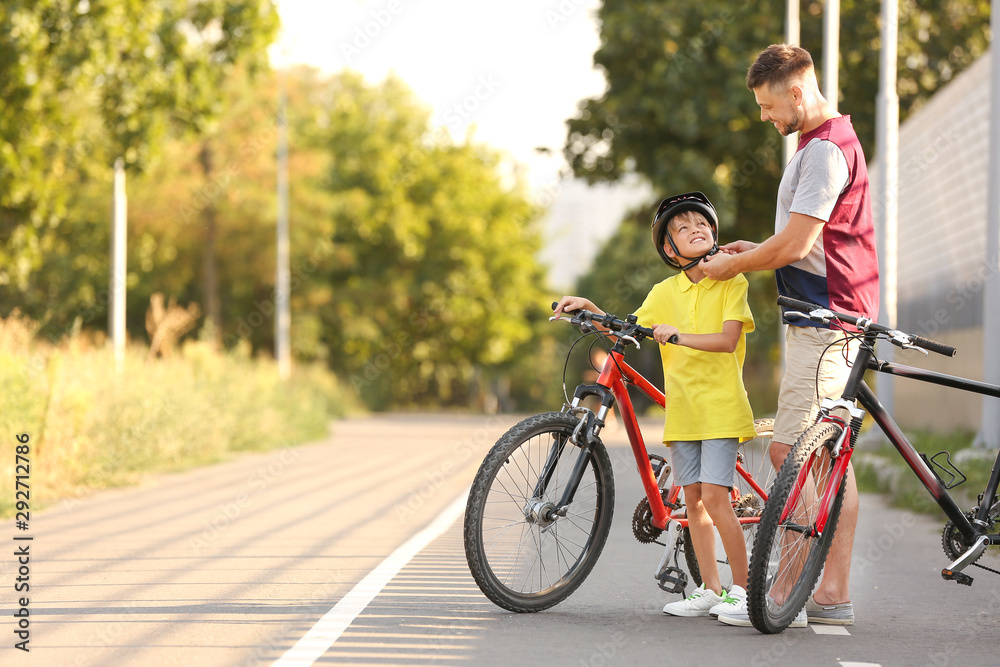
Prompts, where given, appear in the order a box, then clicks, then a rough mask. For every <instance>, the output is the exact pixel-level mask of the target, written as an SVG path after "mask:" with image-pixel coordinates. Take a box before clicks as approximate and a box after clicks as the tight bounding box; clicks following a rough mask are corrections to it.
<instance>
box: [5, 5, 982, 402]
mask: <svg viewBox="0 0 1000 667" xmlns="http://www.w3.org/2000/svg"><path fill="white" fill-rule="evenodd" d="M783 7H784V3H783V2H777V1H776V0H775V1H771V0H763V1H761V2H750V1H748V0H747V1H744V2H735V3H734V2H724V1H722V0H704V1H703V2H699V3H687V2H685V3H681V2H661V1H653V0H629V1H625V0H608V1H607V2H605V3H604V4H603V5H602V6H601V8H600V10H599V18H600V20H601V47H600V49H599V50H598V51H597V53H595V56H594V61H595V63H596V64H597V66H598V67H600V68H601V69H603V70H604V72H605V74H606V77H607V80H608V89H607V92H606V93H605V94H604V95H603V96H601V97H599V98H595V99H590V100H584V101H582V102H581V105H580V112H579V114H578V115H577V117H575V118H572V119H569V120H568V122H567V138H566V145H565V151H564V152H565V155H566V157H567V160H568V162H569V164H570V166H571V168H572V171H573V173H574V174H575V175H576V176H579V177H582V178H585V179H587V180H589V181H591V182H598V181H616V180H618V179H620V178H622V177H623V176H624V175H626V174H628V173H637V174H639V175H641V176H642V177H644V178H646V179H648V181H649V182H650V183H651V184H652V186H653V188H654V191H656V192H657V193H660V194H662V195H663V196H666V195H668V194H673V193H677V192H683V191H687V190H703V191H705V192H706V193H707V194H708V195H709V196H710V197H711V198H712V199H713V201H714V202H715V203H716V205H717V207H718V208H719V210H720V213H721V219H722V226H721V235H722V239H723V240H724V241H725V240H732V239H735V238H737V237H740V238H749V239H753V240H760V239H762V238H764V237H765V236H766V235H767V234H768V233H769V231H770V230H771V228H772V226H773V215H774V197H775V193H776V190H777V184H778V179H779V176H780V172H781V166H780V155H781V143H780V139H779V137H778V135H777V134H776V133H775V132H774V131H773V129H772V128H771V127H770V126H769V125H766V124H763V123H760V122H758V119H759V115H758V114H759V111H758V109H757V107H756V106H755V104H754V99H753V95H752V94H750V93H749V92H748V91H747V90H746V87H745V83H744V77H745V73H746V68H747V66H748V64H749V63H750V62H751V61H752V59H753V57H754V55H755V54H756V53H757V52H758V51H759V50H760V49H762V48H763V47H764V46H766V45H767V44H769V43H772V42H775V41H780V39H781V36H782V33H783V25H782V20H783V19H782V17H783ZM841 7H842V18H841V29H842V33H843V35H844V37H843V38H842V40H841V49H842V51H841V65H840V67H841V70H840V72H841V75H840V82H841V87H842V91H843V92H842V97H841V100H840V109H841V111H842V112H844V113H848V114H851V115H852V117H853V119H854V124H855V127H856V128H857V129H858V133H859V135H860V137H861V140H862V142H863V143H864V145H865V148H866V151H867V155H868V156H869V158H872V157H874V155H873V146H874V130H873V128H874V104H875V102H874V100H875V94H876V91H877V73H878V63H877V58H878V49H879V43H878V30H879V27H878V4H877V3H864V2H854V1H851V0H843V1H842V3H841ZM988 12H989V3H988V2H985V1H978V2H973V1H971V0H948V1H945V2H940V3H933V5H931V4H930V3H917V2H915V1H914V0H904V1H903V2H901V3H900V47H899V53H900V58H899V77H900V84H899V88H900V98H901V117H902V118H903V119H905V118H906V116H907V114H908V113H910V112H911V111H912V110H913V109H915V108H917V107H918V106H919V105H920V104H921V103H922V102H923V101H924V100H926V99H927V98H928V96H929V95H930V94H931V93H932V92H933V91H934V90H936V89H937V88H938V87H939V86H941V85H942V84H943V83H946V82H947V81H948V80H950V79H951V78H952V77H953V76H954V75H955V74H957V73H958V72H960V71H961V70H962V69H963V68H965V67H966V66H968V65H969V64H970V63H971V62H972V61H973V60H974V59H975V58H976V57H978V56H979V55H981V54H982V53H983V52H984V51H985V49H986V48H987V46H988V28H987V26H988ZM821 13H822V4H821V3H819V2H804V3H803V12H802V16H803V23H802V30H803V32H802V38H803V39H802V41H803V45H804V46H806V47H807V48H809V49H810V50H811V52H812V53H813V55H814V57H815V58H816V61H817V64H820V63H821V62H822V48H821V38H820V26H821ZM277 29H278V20H277V15H276V12H275V9H274V6H273V5H272V4H271V3H270V2H269V1H268V0H242V1H239V0H200V1H197V2H192V1H189V0H151V1H148V2H140V1H138V0H108V1H107V2H100V3H98V2H94V3H90V2H88V1H87V0H75V1H70V0H39V1H36V2H31V3H28V2H16V1H15V2H5V3H3V5H2V6H0V31H2V33H3V34H5V35H7V36H8V38H7V39H4V40H2V41H0V316H2V317H10V316H11V315H12V314H13V313H15V311H16V312H19V313H20V314H21V315H22V316H24V317H26V318H28V319H29V320H31V321H33V322H34V323H35V324H34V325H33V328H32V331H34V332H35V333H34V336H35V337H36V338H37V339H39V340H41V341H49V342H51V343H52V344H58V342H59V341H61V340H71V339H77V338H81V337H82V338H83V339H87V340H90V341H92V342H93V343H94V344H95V345H97V346H98V347H99V344H100V343H101V342H102V336H103V331H104V330H105V329H106V322H107V316H108V312H107V302H108V290H107V285H108V270H109V269H108V248H109V244H110V240H109V237H108V234H109V227H110V225H109V208H110V193H111V177H112V172H111V165H112V164H113V162H114V160H115V158H117V157H122V158H124V160H125V162H126V167H127V171H128V175H129V182H128V195H129V240H128V290H129V291H128V309H127V312H128V323H127V327H128V331H129V335H130V337H131V339H132V341H133V342H134V343H135V344H148V340H149V339H148V335H147V332H146V329H145V316H146V311H147V309H148V308H149V304H150V299H151V298H152V296H153V295H154V294H157V293H160V294H163V295H165V296H166V298H167V299H171V298H173V299H176V301H177V303H179V304H181V305H182V306H185V305H188V304H198V305H199V306H200V308H199V311H200V313H201V320H200V321H199V323H198V326H197V327H196V328H195V330H193V331H192V332H191V333H190V334H188V335H187V338H188V339H189V340H190V341H197V342H198V344H199V345H202V346H204V348H205V349H208V350H213V351H214V352H213V353H214V354H219V353H226V354H229V355H235V356H236V357H237V358H240V359H247V358H248V357H249V358H253V357H256V356H264V357H266V356H269V355H270V354H271V350H273V348H274V340H273V336H274V334H273V331H274V313H275V304H274V271H275V259H274V256H275V232H274V229H275V211H276V195H275V191H276V188H275V179H276V163H275V157H274V156H275V152H276V146H277V134H276V114H277V113H278V108H279V106H278V98H279V94H280V91H284V94H285V95H286V96H287V113H286V115H287V122H288V128H289V129H288V131H289V144H290V147H291V149H290V171H291V175H292V178H291V211H290V219H291V233H292V249H291V272H292V285H291V286H292V290H291V308H292V318H293V319H292V345H293V353H294V355H295V357H296V359H297V361H298V363H300V364H304V365H308V364H314V363H315V364H318V365H321V366H323V367H325V368H327V369H329V370H331V371H333V372H334V373H335V374H336V375H337V376H339V381H340V385H341V386H343V387H345V388H349V389H350V390H353V391H354V392H356V393H357V394H358V395H359V396H360V397H361V398H362V400H363V401H364V404H365V405H367V406H368V407H369V408H372V409H388V408H409V407H420V406H444V407H462V408H473V409H487V410H492V409H501V410H515V409H522V410H530V411H534V410H537V409H539V408H541V407H544V408H546V409H548V408H551V407H554V406H555V405H557V404H558V402H559V400H560V399H559V394H560V393H561V387H560V386H559V377H560V373H561V368H562V362H563V352H564V351H565V349H566V348H565V345H566V344H567V342H568V341H569V340H571V339H570V338H568V336H569V334H567V333H566V332H565V331H563V330H561V329H559V327H555V326H552V325H549V324H548V323H547V322H546V321H545V318H546V314H547V313H546V310H547V306H548V303H549V302H551V301H552V300H553V299H554V298H555V297H557V296H558V295H557V294H554V293H552V292H551V291H550V290H549V288H548V286H547V285H546V282H545V278H544V276H545V267H543V266H541V265H540V264H539V263H538V261H537V260H536V254H537V251H538V249H539V247H540V243H541V237H540V234H539V225H538V223H539V220H540V218H541V216H542V215H543V214H544V210H542V209H541V208H540V207H538V206H536V205H535V204H534V203H533V200H532V197H531V194H530V192H529V189H528V187H527V185H526V184H525V183H524V182H521V181H519V180H518V178H517V177H516V176H514V175H512V172H511V170H510V169H509V168H506V167H505V166H504V161H503V156H502V155H501V154H500V153H499V152H497V151H496V150H494V149H492V148H490V147H488V146H485V145H482V144H480V143H477V142H476V141H475V140H474V138H473V137H472V136H468V137H466V138H464V139H460V140H456V139H454V138H452V137H450V136H449V135H448V134H447V133H444V132H443V131H442V130H441V129H440V128H436V127H434V126H433V124H432V122H431V112H430V110H429V109H428V108H426V107H425V106H424V105H423V104H422V103H421V101H420V100H418V99H416V98H415V97H414V95H413V94H412V92H411V91H410V90H409V89H408V88H407V87H406V86H405V85H404V84H403V83H402V82H400V81H398V80H395V79H393V78H389V79H387V80H385V81H384V82H381V83H378V84H372V83H369V82H366V81H364V80H363V79H362V78H360V76H358V75H357V74H355V73H352V72H350V71H344V72H341V73H338V74H335V75H327V74H320V73H319V72H317V71H314V70H311V69H308V68H293V69H290V70H287V71H281V72H278V71H274V70H272V69H271V68H270V67H269V66H268V64H267V59H266V49H267V47H268V45H269V44H270V43H271V42H272V41H273V40H274V39H275V36H276V34H277ZM655 203H656V202H655V201H653V202H649V205H648V206H645V207H641V208H640V209H639V210H637V211H635V212H633V213H632V214H630V215H629V216H627V217H626V219H625V220H624V221H623V224H622V225H621V227H620V229H619V230H618V232H617V234H616V235H615V236H614V237H613V238H612V239H611V240H610V241H609V242H608V244H607V245H606V246H605V247H604V249H603V250H602V252H601V254H600V256H599V257H598V260H597V262H595V264H594V267H593V269H592V270H591V272H590V273H589V274H588V275H586V276H584V278H583V279H582V280H581V282H580V284H579V285H578V286H577V288H576V291H577V292H578V293H580V294H584V295H586V296H588V297H589V298H591V299H592V300H594V301H595V302H596V303H598V304H599V305H601V306H602V307H604V308H606V309H608V310H610V311H612V312H616V313H618V314H619V315H624V314H626V313H628V312H631V311H632V310H634V309H635V308H636V307H637V306H638V305H639V304H640V303H641V301H642V298H643V297H644V295H645V294H646V293H647V292H648V290H649V288H650V287H651V286H652V285H653V284H654V283H655V282H658V281H660V280H662V279H664V278H665V277H667V276H668V275H669V272H668V270H667V269H666V267H665V266H664V265H663V264H662V263H661V262H660V261H659V259H658V258H657V256H656V255H655V254H654V253H653V252H652V249H651V248H650V247H649V239H648V224H649V217H650V212H651V210H652V207H653V206H654V205H655ZM750 279H751V292H750V293H751V299H752V306H753V309H754V312H755V314H756V316H757V327H758V330H757V332H756V333H755V334H754V337H753V338H752V339H751V345H750V348H749V349H750V355H751V356H750V359H749V360H748V376H751V375H752V376H753V377H754V378H755V379H754V380H753V381H752V382H751V381H749V380H748V384H753V386H754V387H755V388H754V389H753V390H752V394H751V400H752V401H753V402H754V407H755V410H757V411H758V412H766V411H767V410H769V409H770V406H771V405H772V403H770V401H773V393H774V392H773V380H774V375H775V372H776V370H775V369H776V364H775V363H774V362H775V360H776V355H777V348H776V339H775V333H776V331H777V322H776V317H775V315H774V312H773V311H774V307H773V302H774V286H773V280H771V279H770V277H769V276H767V275H764V274H761V275H756V276H750ZM647 348H648V349H647ZM647 348H644V349H643V351H642V352H641V355H644V356H642V357H641V358H642V360H643V361H642V362H641V363H640V365H641V366H643V368H644V370H646V371H648V372H649V373H650V374H651V375H653V376H656V374H658V373H659V369H658V364H657V363H656V357H655V355H656V351H655V348H654V347H653V346H647ZM197 349H202V348H197ZM262 363H263V362H262ZM315 367H318V366H310V368H315ZM581 370H582V369H581V368H580V367H579V366H574V370H573V372H572V373H571V375H570V377H569V378H568V382H569V383H570V384H571V385H573V384H575V383H576V381H577V379H578V377H579V373H580V372H581ZM151 372H152V371H151ZM754 383H755V384H754Z"/></svg>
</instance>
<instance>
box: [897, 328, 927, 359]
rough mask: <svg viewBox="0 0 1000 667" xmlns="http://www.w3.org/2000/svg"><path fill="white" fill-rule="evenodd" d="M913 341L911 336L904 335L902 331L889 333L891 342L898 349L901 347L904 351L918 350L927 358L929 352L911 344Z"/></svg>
mask: <svg viewBox="0 0 1000 667" xmlns="http://www.w3.org/2000/svg"><path fill="white" fill-rule="evenodd" d="M911 340H912V339H911V338H910V336H909V335H908V334H905V333H903V332H902V331H896V330H893V331H890V332H889V342H890V343H892V344H893V345H895V346H896V347H900V348H902V349H904V350H917V351H918V352H921V353H922V354H923V355H924V356H925V357H926V356H927V355H928V354H929V353H928V352H927V350H925V349H924V348H922V347H920V346H919V345H914V344H913V343H911V342H910V341H911Z"/></svg>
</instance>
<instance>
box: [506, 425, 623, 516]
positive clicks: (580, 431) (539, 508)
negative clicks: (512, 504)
mask: <svg viewBox="0 0 1000 667" xmlns="http://www.w3.org/2000/svg"><path fill="white" fill-rule="evenodd" d="M575 411H579V412H582V415H581V417H580V423H579V424H578V425H577V427H576V429H575V430H574V431H573V435H571V436H569V437H568V438H561V439H557V440H556V441H555V442H553V443H552V448H551V449H550V450H549V454H548V456H547V457H546V459H545V464H544V465H543V466H542V470H541V473H540V474H539V476H538V483H537V484H536V485H535V488H534V491H533V492H532V494H531V498H530V499H529V500H528V503H527V505H526V506H525V508H524V518H525V519H527V520H528V522H529V523H533V524H536V525H537V526H539V527H540V528H541V529H542V530H546V529H547V528H548V527H549V526H551V525H552V524H553V523H554V522H555V520H556V518H557V517H564V516H566V513H567V511H568V509H569V506H570V505H571V504H572V503H573V498H574V497H575V496H576V491H577V489H578V488H579V486H580V481H581V480H582V479H583V475H584V473H585V472H586V470H587V466H588V465H589V464H590V457H591V454H590V448H589V447H588V446H587V444H589V440H590V437H591V434H592V433H593V425H592V424H593V420H594V418H595V416H594V413H593V412H591V411H590V410H587V409H586V408H575ZM602 411H603V412H606V410H602ZM596 418H597V420H599V421H600V422H602V423H603V418H604V415H603V414H598V415H597V417H596ZM581 438H582V439H581ZM571 440H572V441H573V442H574V443H576V444H577V445H578V447H579V449H580V456H579V458H577V460H576V463H575V464H574V465H573V470H572V471H571V472H570V474H569V478H568V479H567V480H566V486H565V488H564V489H563V492H562V497H560V498H559V501H558V502H557V503H553V502H551V501H546V500H545V490H546V489H547V488H548V486H549V483H550V482H551V481H552V477H553V475H555V472H556V469H557V468H558V467H559V459H560V458H562V455H563V452H564V451H565V449H566V443H567V442H568V441H571Z"/></svg>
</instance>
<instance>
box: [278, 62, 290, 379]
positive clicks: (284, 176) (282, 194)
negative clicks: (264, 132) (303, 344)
mask: <svg viewBox="0 0 1000 667" xmlns="http://www.w3.org/2000/svg"><path fill="white" fill-rule="evenodd" d="M286 66H287V63H286ZM278 76H279V77H280V80H279V83H278V261H277V267H278V268H277V272H276V275H275V281H274V283H275V300H276V301H277V304H275V322H274V325H275V332H274V334H275V335H274V356H275V358H276V359H277V360H278V376H279V377H280V378H281V379H282V380H287V379H288V377H289V376H290V375H291V372H292V354H291V342H290V340H289V330H290V328H291V320H292V315H291V307H290V304H289V298H290V296H291V290H290V288H289V287H290V271H289V265H288V126H287V122H286V117H287V111H288V110H287V101H286V99H285V72H281V73H280V74H279V75H278Z"/></svg>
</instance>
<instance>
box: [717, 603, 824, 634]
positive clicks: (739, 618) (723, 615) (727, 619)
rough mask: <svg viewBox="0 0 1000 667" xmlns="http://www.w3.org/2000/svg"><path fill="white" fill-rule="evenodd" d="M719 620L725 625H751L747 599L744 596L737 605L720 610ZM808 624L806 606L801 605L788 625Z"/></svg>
mask: <svg viewBox="0 0 1000 667" xmlns="http://www.w3.org/2000/svg"><path fill="white" fill-rule="evenodd" d="M719 622H720V623H725V624H726V625H736V626H739V627H743V628H749V627H751V626H752V625H753V623H751V622H750V612H748V611H747V600H746V598H745V597H744V598H743V600H742V601H740V602H739V603H738V604H737V605H735V606H734V607H732V608H731V610H730V611H722V612H720V613H719ZM808 625H809V621H808V620H807V618H806V608H805V607H803V608H802V609H800V610H799V613H798V614H796V616H795V619H794V620H793V621H792V622H791V623H790V624H789V625H788V627H790V628H805V627H807V626H808Z"/></svg>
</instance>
